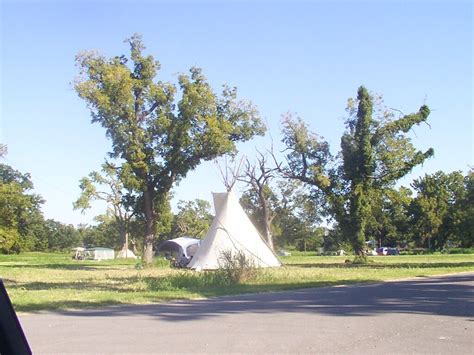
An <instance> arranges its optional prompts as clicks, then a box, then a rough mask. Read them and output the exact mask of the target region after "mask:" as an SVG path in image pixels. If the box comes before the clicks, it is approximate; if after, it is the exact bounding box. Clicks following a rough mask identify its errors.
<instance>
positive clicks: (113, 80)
mask: <svg viewBox="0 0 474 355" xmlns="http://www.w3.org/2000/svg"><path fill="white" fill-rule="evenodd" d="M126 42H128V43H129V45H130V49H131V53H130V58H127V57H126V56H124V55H122V56H120V57H113V58H105V57H104V56H102V55H99V54H97V53H92V52H84V53H81V54H79V55H78V56H77V58H76V63H77V65H78V66H79V68H80V72H81V77H80V78H78V80H77V82H76V84H75V89H76V91H77V93H78V94H79V96H80V97H81V98H83V99H84V100H85V101H86V102H87V103H88V105H89V108H90V110H91V114H92V122H94V123H99V124H100V125H102V126H103V127H104V128H105V130H106V134H107V137H109V138H110V140H111V141H112V151H111V153H110V154H111V156H112V157H114V158H119V159H122V160H123V161H124V164H123V166H122V171H123V175H122V179H123V180H124V183H125V185H126V186H127V187H130V188H132V189H133V190H134V191H137V192H139V193H140V195H141V199H140V201H141V206H140V207H141V210H142V211H143V214H144V217H145V237H144V260H145V262H151V260H152V256H153V242H154V235H155V228H156V222H157V220H159V219H160V211H161V210H163V207H164V205H166V203H167V202H168V200H169V193H170V191H171V189H172V187H173V186H174V185H175V184H176V183H177V182H178V181H179V180H180V179H182V178H184V177H185V176H186V174H187V173H188V172H189V171H190V170H193V169H194V168H196V167H197V166H198V165H199V164H200V163H201V162H202V161H204V160H211V159H214V158H216V157H217V156H220V155H222V154H225V153H228V152H231V151H234V150H235V149H236V148H235V143H236V142H239V141H246V140H249V139H250V138H252V137H253V136H254V135H255V134H262V133H263V131H264V127H263V125H262V124H261V122H260V120H259V118H258V115H257V112H256V110H255V108H254V107H253V106H252V105H251V104H250V103H249V102H244V101H237V96H236V95H237V92H236V89H235V88H229V87H224V90H223V92H222V95H221V96H218V95H217V94H216V93H214V91H213V90H212V88H211V86H210V85H209V83H208V82H207V80H206V78H205V77H204V75H203V74H202V71H201V70H200V69H199V68H191V69H190V73H189V75H186V74H183V75H180V76H179V80H178V87H176V86H175V85H172V84H170V83H167V82H163V81H157V80H156V76H157V73H158V70H159V69H160V63H159V62H158V61H156V60H155V59H154V58H153V56H151V55H144V54H143V51H144V49H145V46H144V45H143V43H142V40H141V37H140V36H139V35H134V36H132V37H131V38H130V39H128V40H126ZM129 61H130V63H129ZM178 89H179V91H180V92H179V94H178V95H177V91H178Z"/></svg>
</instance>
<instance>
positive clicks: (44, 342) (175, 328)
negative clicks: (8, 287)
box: [20, 273, 474, 354]
mask: <svg viewBox="0 0 474 355" xmlns="http://www.w3.org/2000/svg"><path fill="white" fill-rule="evenodd" d="M473 286H474V273H463V274H457V275H451V276H443V277H430V278H417V279H411V280H405V281H398V282H386V283H380V284H366V285H352V286H339V287H325V288H317V289H306V290H301V291H292V292H279V293H267V294H257V295H244V296H233V297H220V298H213V299H208V300H199V301H184V302H174V303H167V304H155V305H140V306H120V307H109V308H105V309H95V310H85V311H84V310H82V311H60V312H54V313H53V312H48V313H37V314H24V315H21V317H20V320H21V323H22V325H23V329H24V330H25V332H26V334H27V337H28V339H29V342H30V346H31V347H32V350H33V352H34V353H35V354H42V353H45V354H55V353H56V354H64V353H96V354H108V353H126V354H130V353H134V354H136V353H193V354H199V353H220V354H227V353H244V354H249V353H259V354H264V353H273V354H274V353H292V354H295V353H343V354H358V353H369V354H375V353H378V354H380V353H430V354H473V353H474V292H473V290H474V287H473Z"/></svg>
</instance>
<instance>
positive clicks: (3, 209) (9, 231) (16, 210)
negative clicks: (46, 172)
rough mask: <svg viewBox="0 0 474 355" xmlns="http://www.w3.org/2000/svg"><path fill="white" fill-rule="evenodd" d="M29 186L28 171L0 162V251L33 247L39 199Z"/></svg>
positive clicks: (37, 234)
mask: <svg viewBox="0 0 474 355" xmlns="http://www.w3.org/2000/svg"><path fill="white" fill-rule="evenodd" d="M32 189H33V183H32V182H31V180H30V175H29V174H22V173H20V172H19V171H16V170H14V169H12V168H11V167H10V166H8V165H5V164H0V253H19V252H20V251H23V250H31V249H34V247H35V244H36V240H37V239H38V238H39V237H40V236H41V234H42V232H43V231H42V223H43V215H42V213H41V210H40V206H41V204H42V203H43V200H42V199H41V197H40V196H39V195H35V194H31V193H30V190H32Z"/></svg>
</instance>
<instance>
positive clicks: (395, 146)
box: [279, 86, 433, 257]
mask: <svg viewBox="0 0 474 355" xmlns="http://www.w3.org/2000/svg"><path fill="white" fill-rule="evenodd" d="M373 101H374V98H373V97H372V96H371V95H370V94H369V92H368V91H367V89H366V88H365V87H363V86H361V87H360V88H359V90H358V93H357V100H356V101H352V103H353V106H354V107H355V106H357V110H354V115H352V116H351V117H350V118H349V119H348V121H347V129H346V132H345V133H344V135H343V136H342V138H341V152H340V154H339V155H338V156H337V157H334V156H332V155H331V153H330V150H329V144H328V143H327V142H326V141H324V140H323V139H322V138H321V137H319V136H317V135H315V134H312V133H310V132H309V131H308V128H307V126H306V124H305V123H304V122H303V121H302V120H301V119H298V120H295V119H293V118H292V117H287V118H286V119H285V120H284V122H283V134H284V137H283V143H284V144H285V145H286V148H287V149H286V152H287V153H286V160H287V165H286V166H283V165H282V164H280V166H279V167H280V170H281V171H282V172H283V174H284V175H285V176H286V177H288V178H293V179H297V180H300V181H302V182H304V183H306V184H308V185H310V186H312V187H314V188H315V189H316V190H317V191H319V192H321V193H323V194H324V195H325V197H326V201H327V203H328V207H329V209H330V211H331V213H332V214H333V216H334V217H335V219H336V221H337V222H338V225H339V228H341V230H342V232H343V234H344V235H345V236H346V238H348V239H349V240H350V241H351V243H352V246H353V248H354V252H355V253H356V254H357V255H358V256H361V257H362V256H363V251H364V246H365V240H366V228H367V222H368V220H369V218H370V214H371V201H372V199H373V198H374V197H375V196H377V195H378V194H380V192H381V191H382V190H383V189H385V188H388V187H393V185H394V184H395V182H396V181H398V180H399V179H400V178H402V177H403V176H405V175H406V174H408V173H409V172H410V171H411V170H412V169H413V167H415V166H416V165H419V164H421V163H423V162H424V161H425V159H427V158H429V157H431V156H432V155H433V149H431V148H430V149H428V150H427V151H426V152H421V151H416V150H415V148H414V147H413V145H412V144H411V141H410V139H409V138H407V137H406V133H407V132H408V131H409V130H410V129H411V128H412V127H413V126H414V125H417V124H420V123H421V122H425V121H426V120H427V118H428V116H429V113H430V110H429V108H428V106H426V105H423V106H421V108H420V109H419V111H418V112H417V113H413V114H408V115H404V116H403V117H401V118H399V119H395V120H394V119H391V117H390V115H385V116H383V117H381V118H377V119H374V118H373V111H374V109H373Z"/></svg>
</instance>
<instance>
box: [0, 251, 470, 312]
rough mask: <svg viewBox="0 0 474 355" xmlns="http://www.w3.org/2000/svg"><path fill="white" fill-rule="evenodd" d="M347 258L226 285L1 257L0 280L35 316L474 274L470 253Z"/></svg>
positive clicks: (116, 265) (295, 259) (194, 275)
mask: <svg viewBox="0 0 474 355" xmlns="http://www.w3.org/2000/svg"><path fill="white" fill-rule="evenodd" d="M346 259H350V257H336V256H334V257H323V256H315V255H311V254H303V255H297V256H290V257H282V258H281V260H282V262H283V265H284V266H283V267H281V268H276V269H266V270H260V271H259V272H258V273H257V275H256V277H255V278H254V279H252V280H251V281H248V282H245V283H243V284H239V285H226V284H222V282H218V281H219V280H216V278H215V277H213V273H212V272H207V273H206V272H201V273H198V272H194V271H190V270H176V269H171V268H169V267H168V266H167V265H166V264H164V263H163V262H161V263H157V265H154V266H151V267H147V268H144V269H142V268H140V267H139V266H140V265H139V264H138V265H137V261H135V260H123V259H122V260H112V261H100V262H99V261H74V260H72V259H71V257H70V255H68V254H59V253H57V254H54V253H25V254H20V255H0V278H2V279H3V280H4V283H5V285H6V288H7V291H8V293H9V295H10V297H11V299H12V303H13V304H14V306H15V308H16V310H17V311H20V312H33V311H40V310H53V309H67V308H84V307H100V306H104V305H116V304H138V303H154V302H164V301H168V300H173V299H196V298H203V297H212V296H219V295H228V294H237V293H250V292H268V291H280V290H290V289H298V288H306V287H321V286H330V285H342V284H350V283H358V282H378V281H388V280H397V279H403V278H408V277H418V276H431V275H441V274H450V273H458V272H465V271H474V254H455V255H429V256H375V257H370V258H369V263H368V264H365V265H353V264H349V263H346V262H345V261H346ZM159 264H161V266H160V265H159Z"/></svg>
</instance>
